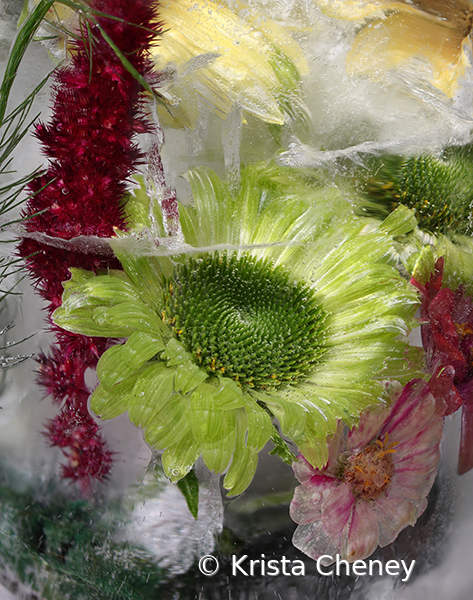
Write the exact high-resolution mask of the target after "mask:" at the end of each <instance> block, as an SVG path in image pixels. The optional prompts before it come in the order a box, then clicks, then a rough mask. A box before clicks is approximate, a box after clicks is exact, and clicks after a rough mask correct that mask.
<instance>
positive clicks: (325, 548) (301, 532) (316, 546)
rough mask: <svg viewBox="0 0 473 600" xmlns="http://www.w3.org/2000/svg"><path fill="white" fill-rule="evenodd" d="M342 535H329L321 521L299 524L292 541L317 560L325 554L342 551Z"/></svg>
mask: <svg viewBox="0 0 473 600" xmlns="http://www.w3.org/2000/svg"><path fill="white" fill-rule="evenodd" d="M340 538H341V535H338V536H334V535H328V534H327V532H326V531H325V530H324V527H323V524H322V522H321V521H317V522H315V523H308V524H304V525H299V526H298V527H297V529H296V531H295V532H294V535H293V537H292V543H293V544H294V546H295V547H296V548H298V549H299V550H300V551H301V552H304V554H307V556H310V558H312V559H313V560H317V559H318V558H320V557H321V556H323V555H329V556H335V555H336V554H339V553H340Z"/></svg>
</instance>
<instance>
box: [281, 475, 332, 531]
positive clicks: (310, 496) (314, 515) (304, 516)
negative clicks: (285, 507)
mask: <svg viewBox="0 0 473 600" xmlns="http://www.w3.org/2000/svg"><path fill="white" fill-rule="evenodd" d="M339 483H340V482H339V480H338V479H335V478H333V477H328V476H326V475H313V476H312V478H311V479H310V481H307V482H306V483H304V484H303V485H299V486H298V487H296V489H295V490H294V497H293V499H292V502H291V507H290V512H291V518H292V520H293V521H295V522H296V523H299V524H300V523H311V522H312V521H318V520H319V519H320V517H321V514H322V504H323V501H324V500H325V499H326V498H327V497H328V496H330V494H331V492H332V490H334V491H335V492H336V490H337V489H338V487H339Z"/></svg>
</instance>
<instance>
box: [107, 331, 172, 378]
mask: <svg viewBox="0 0 473 600" xmlns="http://www.w3.org/2000/svg"><path fill="white" fill-rule="evenodd" d="M162 350H164V344H163V341H162V339H161V338H160V337H157V336H152V335H150V334H149V333H144V332H142V331H135V332H134V333H132V334H131V335H130V337H129V338H128V340H127V342H126V344H123V345H122V346H115V347H113V348H110V350H109V351H108V352H106V353H105V354H104V355H103V356H102V357H101V358H100V360H99V363H98V365H97V375H98V377H99V379H100V383H101V384H102V385H104V386H105V387H107V388H111V387H113V386H114V385H115V384H117V383H119V382H120V381H122V380H123V379H125V378H126V377H128V376H129V375H131V373H133V372H134V371H136V370H138V369H139V368H140V367H142V366H143V365H144V364H145V363H146V362H147V361H148V360H151V359H152V358H153V357H154V356H156V354H158V352H161V351H162Z"/></svg>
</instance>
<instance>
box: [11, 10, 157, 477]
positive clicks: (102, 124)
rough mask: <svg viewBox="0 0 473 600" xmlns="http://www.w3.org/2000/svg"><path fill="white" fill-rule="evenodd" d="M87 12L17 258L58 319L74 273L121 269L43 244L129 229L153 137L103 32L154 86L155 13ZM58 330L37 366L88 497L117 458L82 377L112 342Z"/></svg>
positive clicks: (63, 74) (58, 434)
mask: <svg viewBox="0 0 473 600" xmlns="http://www.w3.org/2000/svg"><path fill="white" fill-rule="evenodd" d="M90 6H91V8H92V10H93V11H95V12H93V14H92V17H90V18H89V17H87V18H88V19H89V23H88V27H86V26H85V23H84V22H82V27H81V35H80V36H78V38H77V39H76V40H75V41H74V44H73V46H74V48H73V51H72V53H71V59H70V64H69V65H68V66H67V67H62V68H60V69H59V70H58V71H57V72H56V74H55V77H54V79H55V81H54V86H53V107H52V108H53V117H52V119H51V121H50V123H49V124H48V125H47V124H44V123H39V124H38V125H37V127H36V136H37V138H38V139H39V140H40V142H41V144H42V149H43V153H44V154H45V155H46V156H47V157H48V158H49V161H50V162H49V165H48V168H47V170H46V172H44V173H42V174H41V175H39V176H38V177H36V178H35V179H34V180H33V182H32V183H31V184H30V186H29V191H30V193H31V195H30V198H29V200H28V202H27V203H26V207H25V210H24V213H23V216H24V217H26V218H27V220H26V222H25V228H26V230H27V231H28V232H29V235H28V236H27V237H25V238H23V240H22V241H21V243H20V245H19V248H18V252H19V254H20V255H21V256H22V257H23V258H25V259H26V263H27V267H28V270H29V271H30V273H31V275H32V276H33V278H34V280H35V283H36V287H37V290H38V291H39V293H40V294H41V295H42V296H43V297H44V298H45V299H46V300H47V301H48V302H49V310H50V311H51V312H52V311H53V310H54V309H56V308H57V307H58V306H59V305H60V303H61V296H62V292H63V287H62V282H63V281H65V280H67V279H69V277H70V272H69V268H70V267H78V268H83V269H89V270H92V271H98V270H101V269H108V268H120V265H119V263H118V261H117V260H116V259H115V258H114V257H113V255H111V254H110V253H109V252H103V251H101V250H100V249H99V250H97V248H92V250H91V251H90V252H88V251H87V252H85V251H82V249H81V250H80V251H79V250H76V248H75V247H70V246H69V247H61V245H60V244H59V245H58V243H57V240H56V241H55V242H54V243H48V242H49V240H48V239H47V237H45V236H50V237H51V238H61V239H63V240H70V239H72V238H77V237H78V236H91V235H93V236H98V237H111V236H113V235H114V228H119V229H126V221H125V212H124V202H125V198H126V185H127V179H128V177H129V176H130V175H131V173H133V172H134V171H136V170H137V167H138V165H139V163H140V161H142V160H143V154H142V153H141V151H140V150H139V148H138V146H137V145H136V143H135V141H134V136H135V135H136V134H138V133H143V132H146V131H148V124H147V120H146V115H145V114H144V112H143V102H142V99H141V97H140V94H141V92H142V88H141V85H140V84H139V82H138V81H137V80H136V79H135V78H134V76H133V75H132V74H131V73H130V72H129V71H128V70H127V69H126V68H125V67H124V66H123V64H122V61H121V59H120V57H119V56H118V55H117V54H116V52H115V51H114V49H113V48H112V47H111V46H110V44H109V43H108V42H107V41H106V39H105V38H104V37H103V36H102V33H101V30H103V31H105V32H106V34H107V35H108V36H109V38H110V39H111V40H112V41H113V43H114V44H115V45H116V47H117V48H119V51H120V52H121V53H122V55H123V56H125V57H126V59H127V60H128V61H129V62H130V63H131V65H132V66H133V67H134V68H135V69H136V70H137V71H138V72H139V73H140V74H141V75H142V76H144V77H150V76H151V75H152V63H151V60H150V59H149V56H148V51H149V48H150V45H151V44H152V43H153V41H154V40H155V38H156V36H157V35H158V31H159V23H158V22H157V19H156V13H155V6H156V5H155V3H151V2H150V0H134V1H133V2H130V1H129V0H92V1H91V3H90ZM98 13H104V14H98ZM107 14H109V15H112V16H113V18H112V17H108V16H106V15H107ZM37 234H40V235H39V236H38V235H37ZM41 235H42V236H43V237H41ZM51 241H52V240H51ZM53 330H55V332H56V337H57V341H58V344H57V345H56V346H53V347H52V349H51V354H50V355H49V356H45V355H41V356H40V358H39V360H38V362H39V364H40V369H39V381H40V383H41V384H42V385H43V387H45V389H46V390H47V391H48V393H49V394H50V395H51V396H52V397H53V399H54V400H55V401H57V402H64V405H63V407H62V410H61V413H60V414H59V415H58V416H57V417H56V418H55V419H53V420H52V421H51V422H50V423H49V425H48V431H47V435H48V437H49V439H50V442H51V444H52V445H55V446H59V447H60V448H61V449H62V451H63V453H64V454H65V456H66V457H67V459H68V465H67V466H65V467H64V470H63V475H64V476H65V477H68V478H71V479H74V480H78V481H80V482H81V483H82V484H83V485H84V486H85V487H87V486H88V485H89V483H90V478H98V479H103V478H104V477H106V476H107V475H108V473H109V471H110V468H111V462H112V453H111V452H109V451H108V450H106V448H105V443H104V441H103V440H102V438H101V437H100V434H99V432H98V431H99V428H98V425H97V424H96V423H95V421H94V420H93V419H92V417H91V416H90V414H89V413H88V409H87V398H88V395H89V390H88V389H87V386H86V384H85V379H84V377H85V371H86V369H87V368H88V367H95V366H96V364H97V361H98V358H99V357H100V355H101V354H102V353H103V352H104V350H105V349H106V348H107V345H108V344H110V343H111V342H110V341H108V340H104V339H97V338H87V337H85V336H79V335H74V334H70V333H68V332H64V331H62V330H59V329H58V328H56V327H53ZM67 449H69V450H67Z"/></svg>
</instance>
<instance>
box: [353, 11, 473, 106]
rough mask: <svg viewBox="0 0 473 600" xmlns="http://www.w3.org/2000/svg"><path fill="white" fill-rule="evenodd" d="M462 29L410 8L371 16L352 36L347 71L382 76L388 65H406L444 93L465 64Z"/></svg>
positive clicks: (454, 83)
mask: <svg viewBox="0 0 473 600" xmlns="http://www.w3.org/2000/svg"><path fill="white" fill-rule="evenodd" d="M466 45H468V46H470V45H471V42H470V39H469V38H468V37H465V36H464V29H463V28H460V27H457V28H455V27H451V26H449V25H448V24H445V23H444V22H442V21H440V20H438V19H436V18H433V17H429V16H427V15H425V14H421V13H418V12H414V11H412V12H411V11H410V10H409V11H408V10H406V11H403V12H398V13H393V14H390V15H388V16H387V17H386V18H384V19H383V20H375V21H373V22H371V23H370V24H368V25H367V26H366V27H364V28H363V29H362V30H361V31H360V33H359V34H358V35H357V37H356V39H355V43H354V44H353V47H352V49H351V51H350V53H349V55H348V58H347V71H348V72H349V73H350V74H356V75H365V76H368V77H371V78H374V79H380V78H382V77H383V76H384V75H385V73H386V72H387V71H388V70H389V69H392V68H399V67H409V68H410V69H411V70H412V69H415V71H416V72H417V73H418V74H419V75H421V76H423V77H424V78H426V79H427V80H428V81H430V82H431V83H432V85H434V86H435V87H437V88H438V89H440V90H441V91H443V92H444V93H445V94H447V95H448V96H453V95H454V93H455V91H456V89H457V87H458V82H457V80H458V77H459V76H460V75H462V74H463V72H464V69H465V66H466V65H467V58H466V53H465V51H464V48H465V46H466Z"/></svg>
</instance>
